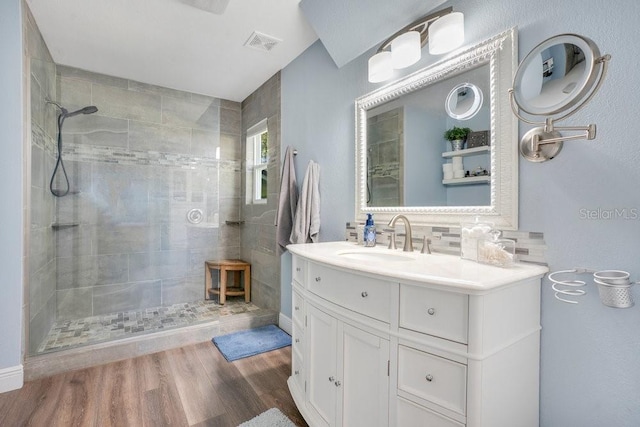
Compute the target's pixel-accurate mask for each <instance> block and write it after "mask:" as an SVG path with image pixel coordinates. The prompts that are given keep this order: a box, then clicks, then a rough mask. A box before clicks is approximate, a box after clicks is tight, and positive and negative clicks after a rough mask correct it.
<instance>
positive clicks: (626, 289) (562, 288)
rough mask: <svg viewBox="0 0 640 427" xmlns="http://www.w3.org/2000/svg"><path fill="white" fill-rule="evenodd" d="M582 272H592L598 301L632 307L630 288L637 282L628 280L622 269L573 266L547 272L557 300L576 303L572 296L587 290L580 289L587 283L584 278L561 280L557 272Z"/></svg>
mask: <svg viewBox="0 0 640 427" xmlns="http://www.w3.org/2000/svg"><path fill="white" fill-rule="evenodd" d="M572 273H573V274H583V273H592V274H593V281H594V282H595V284H596V285H597V287H598V295H599V296H600V301H601V302H602V304H604V305H606V306H607V307H613V308H629V307H633V305H634V301H633V295H632V293H631V288H632V286H633V285H635V284H636V283H638V282H631V281H630V280H629V273H628V272H626V271H622V270H601V271H594V270H589V269H585V268H574V269H572V270H560V271H555V272H553V273H549V280H551V282H552V283H553V284H552V285H551V288H552V289H553V291H554V296H555V298H556V299H557V300H560V301H562V302H566V303H569V304H578V301H576V300H575V299H573V297H581V296H584V295H586V293H587V291H586V290H584V289H581V288H583V287H585V286H586V285H587V282H585V281H584V280H576V279H572V280H561V279H558V278H557V275H559V274H572Z"/></svg>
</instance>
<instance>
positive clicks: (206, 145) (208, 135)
mask: <svg viewBox="0 0 640 427" xmlns="http://www.w3.org/2000/svg"><path fill="white" fill-rule="evenodd" d="M220 138H221V136H220V133H219V132H215V131H207V130H202V129H193V130H192V134H191V150H190V152H191V154H193V155H194V156H202V157H211V158H214V159H215V157H216V150H217V148H218V147H219V146H220Z"/></svg>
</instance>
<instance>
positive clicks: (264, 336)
mask: <svg viewBox="0 0 640 427" xmlns="http://www.w3.org/2000/svg"><path fill="white" fill-rule="evenodd" d="M211 341H213V343H214V344H215V346H216V347H218V350H220V353H222V355H223V356H224V358H225V359H227V361H229V362H233V361H234V360H238V359H242V358H244V357H249V356H255V355H256V354H260V353H265V352H267V351H271V350H277V349H279V348H282V347H286V346H288V345H291V337H290V336H289V335H288V334H287V333H286V332H285V331H283V330H282V329H280V328H278V327H277V326H276V325H267V326H262V327H260V328H255V329H249V330H247V331H240V332H234V333H232V334H228V335H222V336H219V337H215V338H213V339H212V340H211Z"/></svg>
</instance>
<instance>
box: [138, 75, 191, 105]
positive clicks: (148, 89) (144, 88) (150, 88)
mask: <svg viewBox="0 0 640 427" xmlns="http://www.w3.org/2000/svg"><path fill="white" fill-rule="evenodd" d="M128 88H129V90H131V91H134V92H144V93H149V94H153V95H160V96H169V97H171V98H176V99H184V100H186V101H190V100H191V93H189V92H183V91H180V90H175V89H169V88H166V87H162V86H155V85H151V84H147V83H141V82H136V81H133V80H129V81H128Z"/></svg>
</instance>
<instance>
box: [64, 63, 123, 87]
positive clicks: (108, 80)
mask: <svg viewBox="0 0 640 427" xmlns="http://www.w3.org/2000/svg"><path fill="white" fill-rule="evenodd" d="M57 72H58V75H59V76H61V77H67V78H71V79H76V80H84V81H87V82H90V83H96V84H100V85H105V86H112V87H116V88H120V89H127V88H128V87H129V81H128V80H127V79H121V78H119V77H112V76H107V75H105V74H98V73H92V72H91V71H85V70H81V69H79V68H73V67H67V66H64V65H58V67H57Z"/></svg>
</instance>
